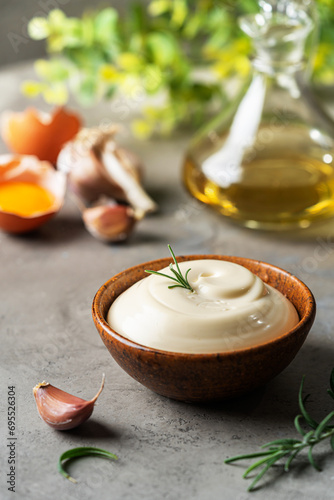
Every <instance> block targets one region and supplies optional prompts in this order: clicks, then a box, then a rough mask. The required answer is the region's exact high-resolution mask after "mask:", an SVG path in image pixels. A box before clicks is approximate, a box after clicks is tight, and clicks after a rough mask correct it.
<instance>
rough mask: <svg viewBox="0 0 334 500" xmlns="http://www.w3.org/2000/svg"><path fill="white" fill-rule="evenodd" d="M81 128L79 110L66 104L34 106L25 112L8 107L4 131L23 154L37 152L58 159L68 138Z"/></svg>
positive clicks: (12, 146)
mask: <svg viewBox="0 0 334 500" xmlns="http://www.w3.org/2000/svg"><path fill="white" fill-rule="evenodd" d="M80 128H81V118H80V117H79V115H78V114H76V113H73V112H69V111H68V110H66V109H65V108H55V109H54V110H53V111H52V112H51V113H44V112H41V111H39V110H37V109H34V108H27V109H26V110H25V111H22V112H13V111H4V112H3V113H2V115H1V135H2V138H3V140H4V142H5V143H6V144H7V146H8V148H9V149H10V150H11V151H13V152H14V153H17V154H20V155H35V156H37V157H38V158H39V159H40V160H46V161H50V162H51V163H55V162H56V160H57V156H58V154H59V151H60V150H61V148H62V146H63V145H64V144H65V142H67V141H70V140H71V139H72V138H73V137H74V136H75V135H76V134H77V133H78V131H79V130H80Z"/></svg>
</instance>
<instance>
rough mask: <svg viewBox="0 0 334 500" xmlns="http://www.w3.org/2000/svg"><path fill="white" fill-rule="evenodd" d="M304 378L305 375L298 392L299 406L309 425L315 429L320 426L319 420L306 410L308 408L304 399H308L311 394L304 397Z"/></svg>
mask: <svg viewBox="0 0 334 500" xmlns="http://www.w3.org/2000/svg"><path fill="white" fill-rule="evenodd" d="M304 380H305V376H304V377H303V378H302V381H301V384H300V389H299V394H298V403H299V408H300V411H301V413H302V415H303V417H304V418H305V420H306V422H307V423H308V425H309V426H310V427H312V428H313V429H316V428H317V427H318V425H319V424H318V422H316V421H315V420H314V419H313V418H312V417H311V416H310V415H309V414H308V412H307V411H306V408H305V406H304V401H306V400H307V398H308V396H309V394H308V395H307V396H306V397H305V399H303V389H304Z"/></svg>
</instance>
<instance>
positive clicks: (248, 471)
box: [242, 450, 284, 478]
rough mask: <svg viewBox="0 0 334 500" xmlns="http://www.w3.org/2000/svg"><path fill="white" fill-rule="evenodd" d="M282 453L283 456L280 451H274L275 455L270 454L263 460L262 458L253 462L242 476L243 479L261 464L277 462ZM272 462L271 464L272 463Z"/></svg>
mask: <svg viewBox="0 0 334 500" xmlns="http://www.w3.org/2000/svg"><path fill="white" fill-rule="evenodd" d="M282 453H283V455H284V452H281V450H278V451H276V452H275V453H271V454H270V456H269V457H265V458H262V459H261V460H258V461H257V462H255V463H254V464H252V465H250V466H249V467H248V468H247V469H246V471H245V473H244V475H243V476H242V477H243V478H246V477H248V476H249V474H250V473H251V472H252V471H253V470H254V469H257V468H258V467H260V466H261V465H262V464H265V463H266V462H268V463H269V462H272V460H274V458H275V460H274V462H276V460H278V459H279V458H281V456H282ZM274 462H273V463H274Z"/></svg>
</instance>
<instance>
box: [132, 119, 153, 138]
mask: <svg viewBox="0 0 334 500" xmlns="http://www.w3.org/2000/svg"><path fill="white" fill-rule="evenodd" d="M131 128H132V132H133V133H134V135H135V136H136V137H137V138H138V139H148V138H149V137H150V135H152V126H151V125H150V124H149V123H148V122H147V121H145V120H134V121H133V122H132V124H131Z"/></svg>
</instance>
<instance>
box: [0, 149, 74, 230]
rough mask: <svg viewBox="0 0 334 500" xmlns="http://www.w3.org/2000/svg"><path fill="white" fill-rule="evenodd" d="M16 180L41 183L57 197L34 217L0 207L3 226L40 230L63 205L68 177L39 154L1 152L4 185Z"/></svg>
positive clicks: (12, 228)
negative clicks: (4, 153)
mask: <svg viewBox="0 0 334 500" xmlns="http://www.w3.org/2000/svg"><path fill="white" fill-rule="evenodd" d="M9 181H16V182H30V183H33V184H36V185H39V186H41V187H42V188H44V189H46V190H47V191H49V192H50V193H51V194H52V195H53V196H54V201H53V204H52V206H51V207H50V208H49V209H48V210H45V211H43V212H39V213H35V214H33V215H31V216H22V215H18V214H15V213H12V212H10V211H6V210H3V209H1V207H0V229H2V230H4V231H7V232H9V233H24V232H28V231H31V230H33V229H36V228H37V227H39V226H41V225H42V224H44V223H45V222H46V221H48V220H49V219H50V218H51V217H53V216H54V215H55V214H56V213H57V212H58V211H59V210H60V208H61V207H62V205H63V202H64V198H65V192H66V176H65V175H64V174H63V173H62V172H58V171H56V170H55V169H54V167H53V166H52V165H51V163H49V162H47V161H40V160H39V159H38V158H36V157H35V156H20V155H0V184H3V183H6V182H9Z"/></svg>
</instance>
